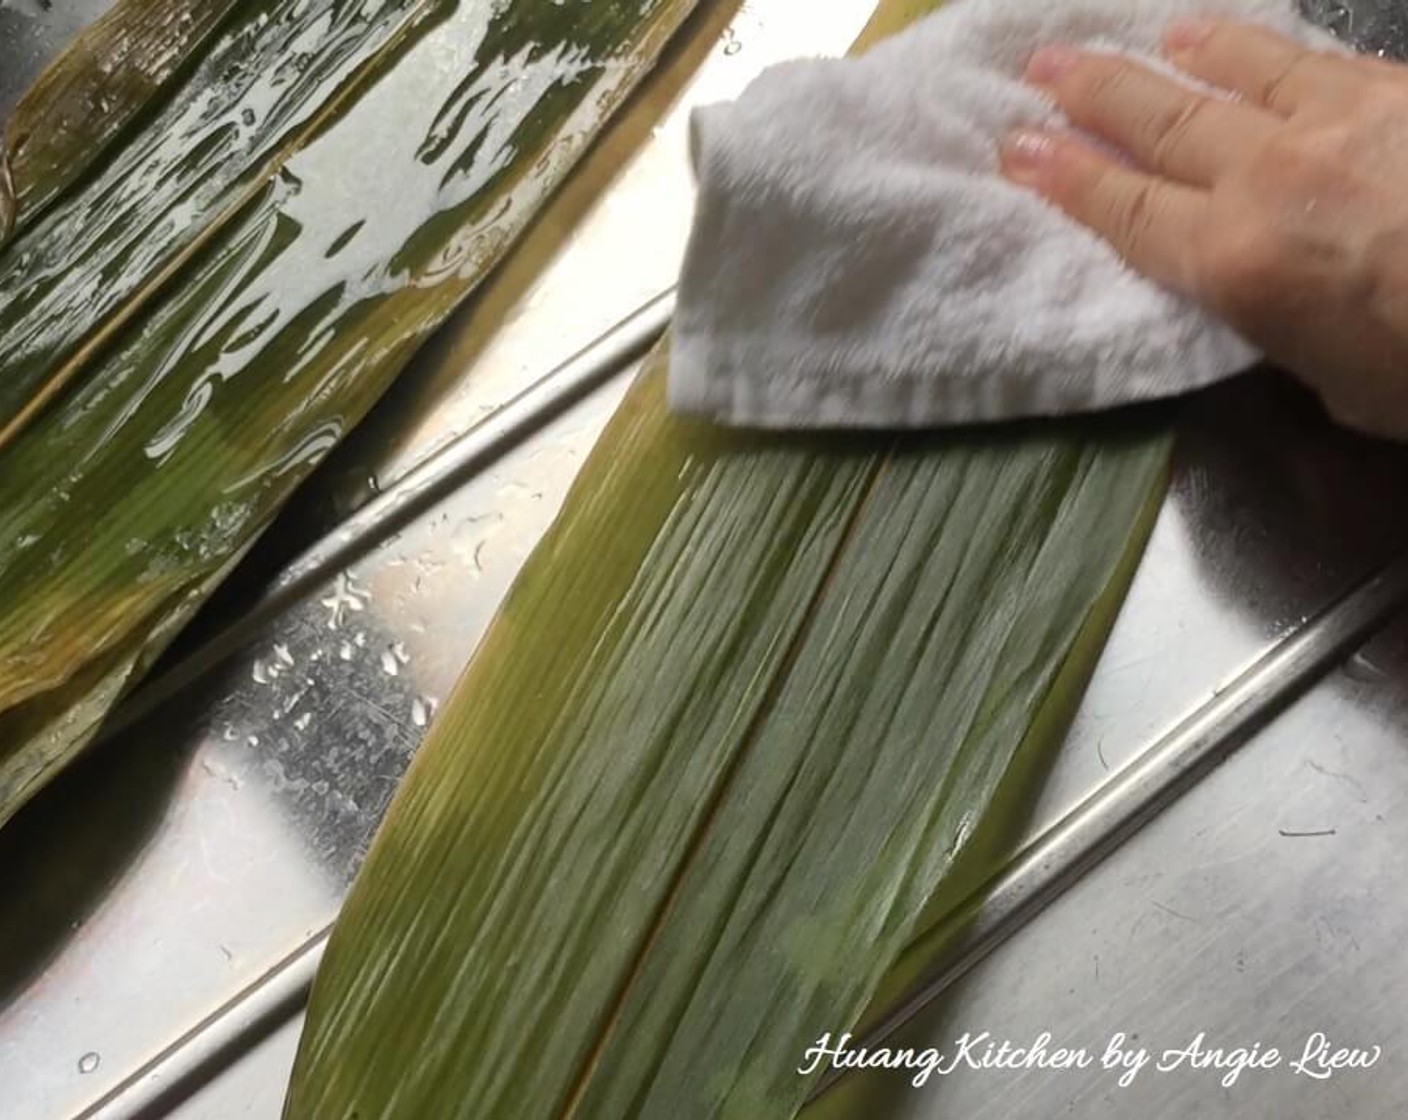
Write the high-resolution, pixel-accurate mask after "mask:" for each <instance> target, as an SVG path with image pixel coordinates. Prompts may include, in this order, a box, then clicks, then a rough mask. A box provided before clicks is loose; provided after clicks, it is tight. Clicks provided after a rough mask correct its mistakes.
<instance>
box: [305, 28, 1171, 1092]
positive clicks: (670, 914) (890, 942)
mask: <svg viewBox="0 0 1408 1120" xmlns="http://www.w3.org/2000/svg"><path fill="white" fill-rule="evenodd" d="M915 8H916V6H915V5H914V4H912V3H898V4H896V5H894V6H892V7H886V6H885V5H882V8H881V10H880V11H879V12H878V13H877V16H876V20H875V21H874V22H873V23H872V25H871V29H870V31H869V34H870V35H871V36H874V35H878V34H879V33H881V32H882V31H884V30H893V28H894V27H895V26H898V25H899V24H900V23H902V18H901V17H904V16H909V15H912V14H915ZM897 13H898V14H897ZM666 360H667V358H666V356H665V354H664V352H663V351H661V352H657V354H656V355H655V358H654V361H653V365H652V368H651V369H649V371H648V372H647V373H646V374H645V375H644V376H643V378H642V380H641V381H640V382H639V383H638V384H637V385H636V386H635V388H634V389H633V390H632V392H631V394H630V396H629V397H628V399H627V401H626V403H625V404H624V405H623V407H622V409H621V410H620V412H619V413H618V415H617V416H616V418H615V419H614V420H613V422H612V424H611V425H610V427H609V428H608V430H607V431H606V433H605V434H604V435H603V437H602V439H601V441H600V443H599V445H598V448H597V450H596V451H595V452H594V453H593V455H592V456H591V458H590V459H589V461H588V462H587V464H586V465H585V467H584V469H583V472H582V475H581V476H580V478H579V480H578V482H577V484H576V486H575V487H574V489H573V492H572V493H571V495H569V498H568V501H567V504H566V506H565V509H564V511H563V513H562V515H561V516H560V518H559V520H558V522H557V523H556V524H555V525H554V527H553V529H552V530H551V531H550V533H549V534H548V536H547V537H546V538H545V540H544V541H543V543H542V544H541V545H540V547H539V548H538V549H537V551H536V552H535V553H534V555H533V557H532V558H531V559H530V560H529V563H528V565H527V566H526V568H525V569H524V572H523V573H522V575H521V576H520V578H519V580H518V581H517V583H516V584H515V586H514V589H513V591H512V592H511V594H510V596H509V598H508V600H507V601H506V603H505V605H504V607H503V609H502V611H501V613H500V616H499V618H498V619H497V620H496V622H495V624H494V625H493V626H492V627H491V629H490V631H489V633H488V634H487V635H486V637H485V639H484V641H483V643H482V644H481V646H480V648H479V650H478V651H477V652H476V654H475V657H474V659H473V661H472V663H471V665H470V667H469V669H468V670H467V672H466V674H465V676H464V678H463V679H462V680H461V682H460V684H459V685H458V686H457V688H456V691H455V694H454V696H453V697H452V698H451V700H450V701H449V702H448V703H447V705H446V706H445V708H444V709H443V711H442V713H441V715H440V717H439V719H438V720H437V722H436V724H435V726H434V727H433V728H432V731H431V734H430V737H429V738H428V740H427V742H426V743H425V744H424V745H423V747H422V748H421V751H420V753H419V754H418V756H417V758H416V760H415V762H414V763H413V765H412V768H411V770H410V772H409V774H408V775H407V778H406V779H405V781H404V783H403V786H402V788H401V790H400V791H399V792H398V795H397V798H396V800H395V802H394V803H393V805H392V808H391V811H390V813H389V815H388V817H387V819H386V821H385V822H384V824H383V827H382V829H381V831H380V833H379V835H378V837H377V840H376V842H375V844H374V846H373V849H372V851H371V853H370V854H369V856H368V859H367V862H366V864H365V865H364V868H363V870H362V873H361V875H360V876H359V878H358V880H357V883H356V884H355V886H354V888H353V891H352V894H351V896H350V898H349V900H348V903H347V905H346V908H345V910H344V913H343V916H342V918H341V919H340V921H339V923H338V926H337V928H336V930H335V931H334V935H333V940H332V943H331V945H330V947H329V950H328V954H327V957H326V958H325V962H324V965H323V968H322V971H321V973H320V976H319V978H318V981H317V984H316V986H315V989H314V993H313V999H312V1003H311V1006H310V1011H309V1018H308V1024H307V1027H306V1029H305V1034H304V1038H303V1041H302V1045H301V1048H300V1054H299V1059H298V1064H297V1066H296V1069H295V1073H294V1078H293V1083H292V1086H291V1089H290V1094H289V1098H288V1103H287V1106H286V1117H288V1120H305V1118H315V1117H316V1118H318V1120H322V1118H324V1117H326V1118H330V1120H339V1118H341V1120H346V1118H350V1117H364V1118H365V1117H394V1116H422V1115H434V1116H437V1117H440V1116H443V1117H446V1118H453V1117H466V1118H467V1117H513V1118H515V1120H517V1118H525V1120H536V1118H538V1117H542V1118H553V1117H566V1116H571V1117H574V1118H583V1117H591V1118H598V1117H599V1118H601V1120H628V1118H641V1120H653V1118H656V1117H669V1116H687V1117H694V1116H718V1117H739V1118H747V1120H770V1118H773V1117H787V1116H791V1115H793V1114H795V1113H796V1112H797V1111H798V1110H799V1109H800V1108H801V1107H802V1105H803V1103H804V1101H805V1099H806V1097H807V1094H808V1092H809V1091H810V1089H811V1088H812V1085H813V1083H814V1079H808V1078H804V1077H800V1076H798V1074H797V1072H796V1071H797V1067H798V1065H799V1063H800V1061H801V1059H802V1056H803V1055H804V1053H805V1051H806V1049H807V1047H809V1046H810V1045H811V1044H812V1043H813V1042H814V1041H815V1039H816V1038H817V1037H819V1036H820V1035H821V1034H823V1033H826V1032H828V1031H830V1032H833V1033H835V1032H837V1031H844V1030H847V1029H849V1028H851V1027H852V1026H854V1025H856V1024H857V1023H859V1022H861V1021H862V1020H863V1018H864V1017H866V1016H867V1014H868V1013H873V1011H874V1009H875V1008H876V1006H877V1002H883V1001H884V1000H886V999H888V998H891V997H893V996H894V995H895V994H897V993H898V992H899V991H901V990H902V987H901V986H902V985H903V984H904V983H906V982H907V981H909V980H911V979H912V978H913V977H914V976H916V975H917V974H918V973H919V971H920V970H922V968H923V967H924V964H925V962H927V961H928V960H930V959H932V956H933V954H934V952H935V951H936V943H937V942H939V941H942V940H943V939H944V937H945V931H946V930H947V929H948V928H949V927H950V926H951V918H950V913H951V911H952V910H953V909H954V907H956V906H957V905H958V904H959V903H960V902H962V901H963V900H964V899H965V898H966V895H967V893H968V891H970V890H971V889H973V888H974V887H976V886H977V885H979V884H980V883H981V882H982V881H983V880H984V879H985V877H986V876H987V875H988V874H989V873H990V872H991V871H992V870H993V869H994V867H995V861H997V860H999V859H1000V858H1001V857H1002V856H1003V855H1004V854H1005V849H1004V841H1005V840H1008V839H1010V838H1011V835H1012V829H1011V827H1010V826H1011V825H1012V823H1013V822H1020V820H1021V819H1022V818H1023V816H1024V814H1025V811H1026V809H1027V807H1029V805H1030V803H1031V800H1032V797H1033V796H1034V791H1035V788H1036V785H1037V781H1038V779H1039V777H1040V774H1041V773H1042V772H1043V769H1044V766H1045V764H1046V763H1047V762H1049V760H1050V757H1051V754H1052V750H1053V748H1054V747H1055V746H1056V745H1057V744H1058V743H1059V741H1060V738H1061V736H1062V734H1063V732H1064V729H1065V727H1066V725H1067V722H1068V721H1069V719H1070V717H1071V715H1072V713H1073V712H1074V710H1075V707H1076V705H1077V703H1078V700H1079V697H1080V695H1081V692H1082V690H1083V688H1084V685H1085V682H1086V681H1087V679H1088V677H1089V673H1090V672H1091V670H1092V668H1093V666H1094V663H1095V660H1096V658H1097V657H1098V654H1099V652H1100V649H1101V648H1102V645H1103V641H1104V637H1105V635H1106V633H1107V630H1108V626H1109V624H1110V622H1111V621H1112V619H1113V616H1114V614H1115V612H1116V611H1117V609H1118V606H1119V603H1120V602H1121V601H1122V599H1123V595H1124V592H1125V590H1126V588H1127V586H1128V582H1129V580H1130V578H1132V575H1133V572H1134V570H1135V568H1136V567H1137V563H1138V558H1139V556H1140V555H1141V553H1142V549H1143V545H1144V542H1145V540H1146V538H1147V533H1148V529H1149V526H1150V524H1151V522H1152V517H1153V513H1154V511H1155V510H1156V509H1157V506H1158V502H1159V499H1160V498H1161V496H1162V493H1163V479H1164V473H1165V469H1166V463H1167V455H1168V439H1167V437H1166V436H1165V435H1163V434H1162V433H1161V432H1160V431H1159V430H1158V429H1151V428H1150V427H1148V426H1147V424H1146V422H1144V421H1135V420H1132V419H1130V418H1123V419H1117V420H1114V421H1112V422H1088V423H1073V424H1066V425H1060V426H1053V425H1046V426H1034V427H1025V428H1020V429H1012V430H1007V431H988V432H983V433H966V434H948V435H931V436H907V437H883V436H877V437H873V438H869V439H867V438H861V437H854V436H847V437H839V436H832V437H824V436H823V437H805V438H800V439H789V438H785V437H773V438H768V437H763V436H758V435H749V434H740V433H734V434H727V433H723V432H720V431H718V430H711V429H709V428H707V427H703V426H701V425H698V424H696V423H692V422H688V421H681V420H678V419H673V418H670V417H669V416H667V415H666V413H665V407H664V400H663V396H664V394H663V366H664V363H665V361H666ZM855 1115H866V1113H865V1112H864V1110H863V1109H862V1110H861V1111H858V1112H856V1113H855Z"/></svg>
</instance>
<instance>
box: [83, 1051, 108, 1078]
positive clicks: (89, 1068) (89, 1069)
mask: <svg viewBox="0 0 1408 1120" xmlns="http://www.w3.org/2000/svg"><path fill="white" fill-rule="evenodd" d="M102 1064H103V1057H102V1055H101V1054H99V1053H98V1052H97V1051H96V1050H89V1051H88V1053H86V1054H84V1055H83V1057H81V1058H79V1059H78V1072H79V1073H82V1074H89V1073H96V1072H97V1069H98V1067H99V1066H100V1065H102Z"/></svg>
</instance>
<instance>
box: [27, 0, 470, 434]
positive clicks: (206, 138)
mask: <svg viewBox="0 0 1408 1120" xmlns="http://www.w3.org/2000/svg"><path fill="white" fill-rule="evenodd" d="M483 2H484V3H486V4H487V3H488V0H483ZM454 7H455V5H454V3H453V0H252V2H249V3H244V4H241V5H240V8H239V13H238V18H237V19H235V20H233V21H226V22H225V23H224V24H223V25H222V27H221V29H220V30H219V31H218V32H217V33H216V34H215V35H214V37H213V40H212V41H211V42H210V44H209V45H208V47H207V48H206V49H205V51H204V57H203V59H202V60H201V62H200V64H199V66H197V67H196V68H195V69H194V71H193V72H192V73H190V74H189V75H188V76H187V77H186V78H185V80H183V81H178V82H175V83H174V84H173V86H172V87H171V88H170V89H169V90H168V91H167V96H166V98H165V105H164V107H163V108H162V109H161V111H160V112H159V113H157V114H156V115H155V117H154V118H153V119H152V120H151V121H150V122H149V123H148V124H147V126H146V127H145V128H143V129H142V130H141V131H140V132H139V133H137V134H136V135H134V136H132V137H131V138H130V139H129V140H128V141H127V142H126V143H124V144H121V145H119V146H117V147H116V148H115V149H114V150H113V151H111V152H110V153H109V155H108V157H107V158H105V159H104V160H103V161H102V162H101V166H99V167H98V168H97V170H96V171H95V173H94V174H92V175H91V176H90V177H89V178H88V179H87V181H85V182H83V183H82V184H81V185H80V186H79V187H77V188H75V189H74V190H72V191H70V192H69V193H68V194H67V195H66V196H65V197H64V198H63V199H62V200H61V201H60V202H59V203H57V204H56V205H54V206H52V207H51V208H50V209H49V210H48V211H47V212H46V213H45V214H43V215H42V216H41V217H40V218H39V219H38V220H37V221H36V222H34V223H33V225H32V226H31V227H30V228H28V229H25V230H22V231H21V232H20V233H19V234H18V235H17V236H16V237H15V238H14V239H13V240H12V241H11V242H10V243H9V245H7V246H6V248H5V250H4V252H3V253H0V339H3V340H4V345H3V347H0V445H3V444H4V443H5V442H6V441H7V440H8V439H10V438H13V436H14V435H15V433H16V432H17V431H18V430H19V428H20V427H21V426H22V424H23V423H26V422H28V420H29V419H31V418H32V417H33V416H34V415H35V414H36V413H37V412H38V411H39V409H40V408H41V407H42V406H43V405H44V404H45V403H47V401H48V400H49V399H51V398H52V397H53V395H54V394H56V393H57V392H58V391H59V390H60V389H61V388H62V387H63V386H64V385H65V384H66V383H67V382H68V381H69V380H71V379H73V378H82V377H86V376H87V374H88V370H89V369H90V368H91V365H92V363H91V361H89V360H88V359H89V358H90V357H91V351H92V349H93V348H94V346H95V345H96V343H97V342H98V341H101V340H104V339H106V338H108V337H109V336H111V334H112V333H113V332H114V331H115V330H116V329H117V327H118V326H119V325H120V324H122V323H123V322H126V321H130V320H132V319H134V318H136V317H137V316H138V315H139V313H140V312H141V309H142V307H143V306H144V304H145V302H146V301H147V300H149V299H150V298H151V297H152V296H153V295H154V294H155V292H156V291H157V289H158V288H159V286H160V281H161V280H162V279H164V278H165V277H166V275H167V272H168V270H170V269H172V268H174V267H175V265H176V264H177V263H178V262H179V261H180V260H181V257H182V254H183V253H186V252H189V251H190V250H191V249H192V247H193V246H195V245H198V244H199V243H200V242H201V241H202V240H203V239H206V238H210V237H212V236H214V235H215V233H216V232H218V230H219V228H220V226H221V224H222V223H223V222H227V221H230V220H233V219H234V218H235V217H236V216H237V215H238V214H239V212H240V210H241V207H243V206H245V205H246V204H248V203H249V201H250V198H251V194H252V193H255V192H258V191H259V190H260V189H261V185H262V184H263V183H264V182H265V181H266V180H267V179H268V177H269V176H270V175H271V174H273V173H274V171H275V170H276V169H277V168H278V167H279V166H281V165H282V163H284V162H285V161H286V160H287V158H288V157H289V156H290V154H291V153H293V152H296V151H297V150H298V149H299V148H301V147H302V146H303V145H304V144H305V143H307V142H308V141H309V139H310V138H311V136H312V135H313V134H314V133H315V132H316V130H317V128H318V127H319V126H321V125H322V124H324V123H325V122H327V121H328V120H329V119H331V118H332V117H333V115H335V114H336V112H338V111H339V110H340V109H341V108H342V107H344V106H345V104H346V102H347V100H348V99H349V98H351V97H352V96H353V95H354V94H355V93H356V92H357V91H358V90H359V89H361V88H363V87H364V86H365V85H366V84H367V82H368V81H370V80H371V79H372V78H373V77H375V75H376V74H378V73H379V72H380V71H381V70H382V69H383V68H384V67H385V66H386V65H387V64H388V62H389V61H391V60H392V59H393V58H394V57H395V55H396V53H397V49H398V48H399V47H400V46H401V45H402V44H403V43H404V42H405V41H406V39H407V38H409V37H413V35H414V33H415V32H416V31H417V30H420V29H423V28H424V26H425V25H426V24H425V21H426V20H427V19H428V18H429V17H431V16H434V15H437V14H443V13H444V12H446V11H448V10H450V9H452V8H454ZM100 29H102V25H101V24H99V25H97V26H96V27H95V28H94V31H95V33H96V32H97V31H98V30H100ZM108 30H112V29H108ZM87 45H89V46H92V44H91V43H88V44H87ZM105 57H106V56H101V55H100V61H99V65H100V66H101V65H105V64H106V63H105V61H103V59H104V58H105ZM73 65H74V66H78V65H80V62H79V61H75V62H74V63H73ZM427 78H429V76H427ZM46 80H47V81H60V80H62V79H61V78H49V79H46ZM42 84H43V83H41V88H42ZM21 127H23V128H29V127H30V125H29V124H27V123H25V124H22V126H21ZM48 127H49V122H46V123H45V128H46V130H47V128H48ZM95 127H100V126H98V125H95ZM367 144H368V148H367V150H371V146H372V144H373V141H372V140H371V139H370V138H368V141H367ZM47 147H48V145H45V148H47ZM41 150H44V149H41ZM22 152H23V149H22ZM363 156H364V153H363ZM364 163H365V159H364V158H359V159H358V160H355V161H352V162H349V163H348V165H347V166H346V167H345V168H343V169H342V170H341V172H340V174H341V175H342V176H344V177H352V176H357V175H358V169H359V168H360V167H361V166H362V165H363V164H364ZM15 186H16V188H17V189H20V190H23V188H24V181H23V180H22V179H21V180H17V181H16V184H15Z"/></svg>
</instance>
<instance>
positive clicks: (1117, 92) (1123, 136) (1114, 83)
mask: <svg viewBox="0 0 1408 1120" xmlns="http://www.w3.org/2000/svg"><path fill="white" fill-rule="evenodd" d="M1027 73H1028V76H1029V77H1030V79H1031V80H1032V81H1034V82H1035V83H1037V84H1039V85H1042V86H1044V87H1045V88H1046V89H1048V90H1049V91H1050V93H1051V95H1052V96H1053V97H1055V99H1056V102H1057V104H1058V105H1060V107H1061V108H1062V109H1063V110H1065V113H1066V115H1067V116H1068V117H1070V119H1071V121H1072V122H1073V123H1074V124H1076V125H1077V126H1078V127H1080V128H1082V129H1084V130H1085V131H1087V132H1092V133H1094V134H1095V135H1097V136H1099V137H1101V138H1102V139H1105V140H1108V141H1110V142H1111V143H1112V144H1114V145H1115V146H1116V147H1118V148H1120V149H1121V150H1123V151H1125V152H1127V153H1128V154H1129V155H1130V156H1132V157H1133V158H1134V159H1135V160H1136V161H1137V162H1138V163H1139V164H1140V165H1141V166H1142V167H1144V168H1145V169H1146V170H1148V171H1152V172H1154V173H1155V174H1158V175H1162V176H1165V177H1167V178H1170V179H1178V180H1179V181H1181V182H1184V183H1189V184H1192V185H1193V186H1200V187H1206V186H1211V185H1212V184H1213V183H1215V182H1216V181H1217V180H1218V179H1219V178H1221V176H1222V175H1223V173H1224V172H1226V171H1227V170H1228V169H1229V168H1231V167H1232V166H1234V165H1235V164H1236V163H1238V162H1239V161H1242V160H1245V158H1246V153H1247V152H1248V151H1250V150H1252V149H1254V148H1256V147H1258V146H1260V145H1262V144H1264V143H1265V142H1266V141H1267V140H1268V139H1270V137H1271V135H1272V134H1273V133H1274V132H1275V131H1276V129H1277V128H1278V126H1279V122H1278V121H1277V119H1276V118H1275V117H1273V116H1272V115H1270V114H1269V113H1266V112H1263V111H1262V110H1260V109H1255V108H1252V107H1251V106H1249V105H1245V104H1239V103H1237V102H1234V101H1224V100H1219V99H1218V98H1215V97H1209V96H1207V95H1205V94H1203V93H1200V92H1199V91H1197V90H1194V89H1192V88H1190V87H1189V86H1187V85H1184V84H1182V83H1180V82H1178V81H1177V80H1175V79H1173V78H1170V77H1167V76H1166V75H1163V74H1157V73H1155V72H1154V71H1153V70H1150V69H1149V68H1148V67H1147V66H1142V65H1140V64H1139V63H1137V62H1135V61H1133V60H1132V59H1128V58H1124V57H1121V56H1119V55H1114V54H1098V53H1089V52H1085V51H1076V50H1072V49H1070V48H1067V47H1054V48H1047V49H1045V50H1041V51H1038V52H1037V53H1036V54H1035V55H1033V56H1032V60H1031V63H1030V65H1029V66H1028V68H1027Z"/></svg>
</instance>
